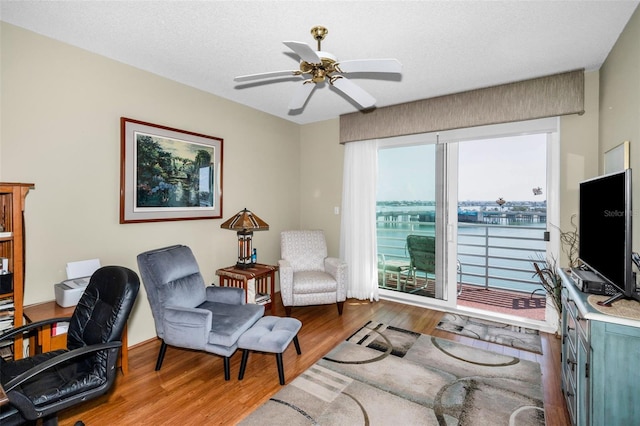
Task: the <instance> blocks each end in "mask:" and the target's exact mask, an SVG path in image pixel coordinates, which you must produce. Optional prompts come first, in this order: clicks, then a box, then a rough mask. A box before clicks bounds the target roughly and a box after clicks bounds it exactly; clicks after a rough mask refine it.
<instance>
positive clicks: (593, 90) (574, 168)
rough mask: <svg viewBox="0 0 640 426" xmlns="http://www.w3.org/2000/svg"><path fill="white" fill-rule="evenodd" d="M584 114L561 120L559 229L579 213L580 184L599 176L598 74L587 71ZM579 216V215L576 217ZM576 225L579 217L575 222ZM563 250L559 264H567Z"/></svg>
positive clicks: (567, 228) (566, 225)
mask: <svg viewBox="0 0 640 426" xmlns="http://www.w3.org/2000/svg"><path fill="white" fill-rule="evenodd" d="M584 85H585V96H584V109H585V112H584V114H583V115H569V116H565V117H562V118H561V119H560V188H559V199H560V228H561V229H562V230H563V231H570V230H573V229H574V228H573V227H572V225H571V216H573V215H577V214H578V206H579V204H578V203H579V194H578V184H579V183H580V181H582V180H584V179H588V178H591V177H594V176H597V175H598V117H599V107H598V96H599V73H598V72H597V71H595V72H587V73H585V81H584ZM576 219H577V218H576ZM574 223H575V224H576V225H577V223H578V222H577V220H576V221H574ZM568 263H569V262H568V259H567V257H566V256H565V255H564V253H561V256H560V265H562V266H564V265H568Z"/></svg>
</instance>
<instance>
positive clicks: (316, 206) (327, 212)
mask: <svg viewBox="0 0 640 426" xmlns="http://www.w3.org/2000/svg"><path fill="white" fill-rule="evenodd" d="M339 126H340V121H339V120H338V119H334V120H327V121H323V122H319V123H313V124H308V125H305V126H303V127H302V131H301V135H300V164H301V166H300V167H301V174H300V227H301V228H313V229H323V230H324V232H325V236H326V239H327V249H328V251H329V255H331V256H334V257H337V256H338V255H339V250H340V217H341V214H342V173H343V163H344V146H343V145H340V144H339V143H338V140H339V133H340V129H339ZM336 207H337V208H338V214H337V215H336V214H335V208H336Z"/></svg>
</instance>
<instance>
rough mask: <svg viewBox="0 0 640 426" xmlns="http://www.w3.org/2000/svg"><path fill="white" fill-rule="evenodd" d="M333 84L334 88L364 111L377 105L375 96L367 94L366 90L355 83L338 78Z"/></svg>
mask: <svg viewBox="0 0 640 426" xmlns="http://www.w3.org/2000/svg"><path fill="white" fill-rule="evenodd" d="M332 84H333V87H335V88H336V89H338V90H339V91H341V92H342V93H344V94H345V95H347V96H349V97H350V98H351V99H353V100H354V101H356V102H357V103H358V104H360V106H361V107H362V108H364V109H367V108H371V107H372V106H374V105H375V104H376V100H375V98H374V97H373V96H371V95H370V94H368V93H367V92H365V91H364V89H362V88H361V87H360V86H358V85H357V84H355V83H353V82H352V81H351V80H347V79H346V78H344V77H342V78H336V79H335V80H334V81H333V83H332Z"/></svg>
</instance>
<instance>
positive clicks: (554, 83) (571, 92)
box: [340, 70, 584, 143]
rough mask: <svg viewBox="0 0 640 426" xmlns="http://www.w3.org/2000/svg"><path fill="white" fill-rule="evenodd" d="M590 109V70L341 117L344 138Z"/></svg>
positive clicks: (430, 130)
mask: <svg viewBox="0 0 640 426" xmlns="http://www.w3.org/2000/svg"><path fill="white" fill-rule="evenodd" d="M582 113H584V70H577V71H570V72H566V73H561V74H554V75H551V76H546V77H539V78H534V79H531V80H524V81H519V82H515V83H509V84H502V85H499V86H493V87H487V88H484V89H477V90H471V91H468V92H461V93H456V94H452V95H446V96H439V97H436V98H430V99H423V100H419V101H415V102H409V103H405V104H399V105H391V106H388V107H382V108H377V109H374V110H372V111H369V112H355V113H351V114H345V115H341V116H340V143H345V142H354V141H361V140H368V139H377V138H387V137H392V136H402V135H411V134H416V133H429V132H437V131H444V130H451V129H461V128H467V127H476V126H484V125H488V124H498V123H510V122H515V121H525V120H533V119H537V118H545V117H555V116H561V115H568V114H582Z"/></svg>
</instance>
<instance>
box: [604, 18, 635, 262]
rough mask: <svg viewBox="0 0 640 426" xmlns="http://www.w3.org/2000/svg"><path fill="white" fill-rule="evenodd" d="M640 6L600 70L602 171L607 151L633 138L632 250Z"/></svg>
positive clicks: (631, 147)
mask: <svg viewBox="0 0 640 426" xmlns="http://www.w3.org/2000/svg"><path fill="white" fill-rule="evenodd" d="M639 40H640V8H638V9H636V11H635V13H634V14H633V16H632V17H631V19H630V20H629V23H628V24H627V26H626V28H625V30H624V31H623V32H622V34H621V35H620V38H619V39H618V41H617V42H616V44H615V46H614V48H613V49H612V50H611V52H610V53H609V56H608V57H607V60H606V61H605V63H604V65H603V66H602V68H601V70H600V151H599V153H598V158H599V159H600V172H603V170H604V166H603V164H602V158H603V157H604V153H605V152H606V151H608V150H610V149H611V148H613V147H615V146H616V145H618V144H620V143H622V142H623V141H630V145H631V146H630V152H631V156H630V157H631V164H630V165H631V168H632V169H633V173H634V174H633V188H634V194H633V204H634V206H633V207H634V208H633V212H634V215H633V217H634V219H635V221H634V228H633V241H634V244H633V249H634V251H636V252H638V251H640V220H639V219H638V218H640V213H639V212H640V42H638V41H639Z"/></svg>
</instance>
